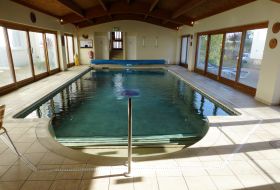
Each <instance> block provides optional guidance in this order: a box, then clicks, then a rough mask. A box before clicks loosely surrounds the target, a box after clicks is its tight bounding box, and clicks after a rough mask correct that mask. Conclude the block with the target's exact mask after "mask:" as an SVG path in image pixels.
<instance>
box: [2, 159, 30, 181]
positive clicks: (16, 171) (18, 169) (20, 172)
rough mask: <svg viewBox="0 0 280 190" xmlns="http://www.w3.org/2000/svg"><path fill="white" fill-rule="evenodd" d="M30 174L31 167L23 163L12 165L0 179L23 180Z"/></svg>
mask: <svg viewBox="0 0 280 190" xmlns="http://www.w3.org/2000/svg"><path fill="white" fill-rule="evenodd" d="M30 174H31V169H29V168H28V167H27V166H26V165H25V164H23V163H21V164H19V165H14V166H12V167H10V168H9V170H8V171H7V172H6V173H5V174H4V175H3V176H1V178H0V181H22V180H26V179H27V178H28V177H29V175H30Z"/></svg>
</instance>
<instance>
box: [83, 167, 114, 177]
mask: <svg viewBox="0 0 280 190" xmlns="http://www.w3.org/2000/svg"><path fill="white" fill-rule="evenodd" d="M86 168H91V169H94V171H86V172H84V175H83V179H84V180H85V179H93V178H98V177H107V176H110V174H111V167H109V166H104V167H96V166H93V165H87V167H86Z"/></svg>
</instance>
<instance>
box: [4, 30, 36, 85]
mask: <svg viewBox="0 0 280 190" xmlns="http://www.w3.org/2000/svg"><path fill="white" fill-rule="evenodd" d="M8 36H9V43H10V48H11V53H12V59H13V63H14V70H15V74H16V80H17V82H19V81H22V80H25V79H29V78H32V77H33V73H32V67H31V65H32V64H31V59H30V56H29V48H28V39H27V32H26V31H23V30H14V29H8Z"/></svg>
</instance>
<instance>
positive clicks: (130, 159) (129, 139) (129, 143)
mask: <svg viewBox="0 0 280 190" xmlns="http://www.w3.org/2000/svg"><path fill="white" fill-rule="evenodd" d="M127 110H128V129H127V131H128V135H127V136H128V138H127V141H128V147H127V154H128V160H127V172H126V173H125V176H130V175H131V164H132V101H131V98H130V97H129V98H128V105H127Z"/></svg>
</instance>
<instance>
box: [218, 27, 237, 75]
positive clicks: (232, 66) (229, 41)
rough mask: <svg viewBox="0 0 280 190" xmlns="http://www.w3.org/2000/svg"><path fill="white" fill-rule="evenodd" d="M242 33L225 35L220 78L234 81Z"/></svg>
mask: <svg viewBox="0 0 280 190" xmlns="http://www.w3.org/2000/svg"><path fill="white" fill-rule="evenodd" d="M241 37H242V32H232V33H226V36H225V47H224V53H223V54H224V55H223V64H222V70H221V77H222V78H224V79H227V80H230V81H235V80H236V73H237V64H238V60H239V51H240V44H241Z"/></svg>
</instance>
